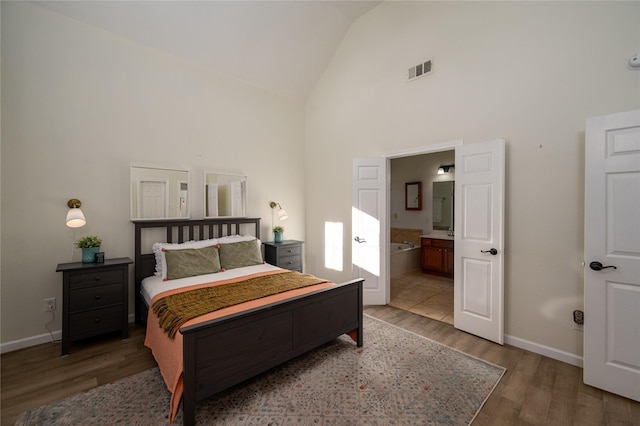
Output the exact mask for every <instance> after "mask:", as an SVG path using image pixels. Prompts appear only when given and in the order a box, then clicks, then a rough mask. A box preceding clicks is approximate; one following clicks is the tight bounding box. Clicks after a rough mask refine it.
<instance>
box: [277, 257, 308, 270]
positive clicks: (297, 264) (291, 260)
mask: <svg viewBox="0 0 640 426" xmlns="http://www.w3.org/2000/svg"><path fill="white" fill-rule="evenodd" d="M277 266H279V267H281V268H286V269H291V270H300V269H302V259H301V258H300V256H282V257H280V259H278V265H277Z"/></svg>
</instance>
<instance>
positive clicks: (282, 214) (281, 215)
mask: <svg viewBox="0 0 640 426" xmlns="http://www.w3.org/2000/svg"><path fill="white" fill-rule="evenodd" d="M288 218H289V215H288V214H287V212H286V211H285V209H283V208H281V209H280V210H279V211H278V219H280V220H287V219H288Z"/></svg>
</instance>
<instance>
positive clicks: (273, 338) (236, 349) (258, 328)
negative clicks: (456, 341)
mask: <svg viewBox="0 0 640 426" xmlns="http://www.w3.org/2000/svg"><path fill="white" fill-rule="evenodd" d="M363 282H364V280H363V279H357V280H353V281H349V282H346V283H343V284H338V285H336V286H334V287H330V288H326V289H322V290H318V291H316V292H313V293H310V294H306V295H303V296H299V297H296V298H293V299H289V300H286V301H283V302H278V303H274V304H271V305H268V306H264V307H260V308H256V309H253V310H250V311H246V312H242V313H239V314H236V315H231V316H227V317H224V318H220V319H215V320H211V321H207V322H204V323H201V324H197V325H193V326H188V327H183V328H182V329H181V330H180V332H181V333H182V335H183V342H184V347H183V351H184V356H183V361H184V376H183V378H184V393H183V401H182V410H183V416H184V424H185V425H193V424H195V415H196V403H197V402H198V401H201V400H203V399H206V398H208V397H211V396H212V395H214V394H216V393H217V392H220V391H222V390H224V389H227V388H229V387H231V386H233V385H236V384H238V383H241V382H243V381H244V380H247V379H249V378H251V377H254V376H255V375H257V374H260V373H262V372H264V371H267V370H268V369H270V368H273V367H275V366H277V365H279V364H282V363H283V362H285V361H288V360H290V359H293V358H294V357H296V356H298V355H301V354H303V353H305V352H307V351H309V350H311V349H314V348H316V347H318V346H320V345H322V344H324V343H327V342H329V341H331V340H333V339H335V338H336V337H338V336H340V335H342V334H345V333H350V332H353V331H355V333H356V336H357V341H356V343H357V346H358V347H360V346H362V344H363V336H362V334H363V330H362V284H363Z"/></svg>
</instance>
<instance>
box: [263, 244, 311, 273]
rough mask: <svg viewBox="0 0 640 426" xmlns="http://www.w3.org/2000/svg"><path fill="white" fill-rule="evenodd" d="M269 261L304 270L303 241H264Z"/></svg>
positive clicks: (281, 265)
mask: <svg viewBox="0 0 640 426" xmlns="http://www.w3.org/2000/svg"><path fill="white" fill-rule="evenodd" d="M262 244H263V245H264V260H265V261H266V262H267V263H270V264H272V265H275V266H278V267H280V268H284V269H291V270H292V271H298V272H302V244H303V242H302V241H296V240H284V241H283V242H281V243H274V242H266V243H265V242H263V243H262Z"/></svg>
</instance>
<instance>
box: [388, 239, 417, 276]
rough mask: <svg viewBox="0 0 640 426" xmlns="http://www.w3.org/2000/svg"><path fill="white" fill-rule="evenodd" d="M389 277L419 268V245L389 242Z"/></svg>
mask: <svg viewBox="0 0 640 426" xmlns="http://www.w3.org/2000/svg"><path fill="white" fill-rule="evenodd" d="M389 253H390V257H391V259H390V260H391V261H390V277H391V278H395V277H398V276H400V275H402V274H406V273H408V272H412V271H417V270H419V269H420V246H419V245H416V246H415V247H411V246H410V245H409V244H404V243H391V246H390V250H389Z"/></svg>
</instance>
